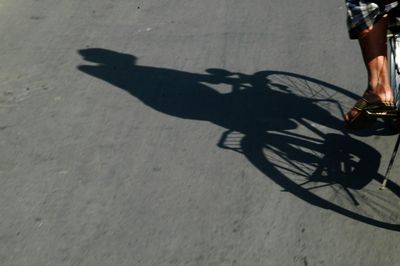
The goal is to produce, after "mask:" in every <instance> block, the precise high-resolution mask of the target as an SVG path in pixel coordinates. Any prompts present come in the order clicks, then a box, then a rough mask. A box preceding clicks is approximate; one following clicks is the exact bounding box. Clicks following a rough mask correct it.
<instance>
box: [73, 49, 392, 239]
mask: <svg viewBox="0 0 400 266" xmlns="http://www.w3.org/2000/svg"><path fill="white" fill-rule="evenodd" d="M79 54H80V55H81V56H82V57H83V59H84V60H86V61H87V62H91V63H94V64H91V65H89V64H86V65H80V66H78V69H79V70H80V71H82V72H84V73H86V74H88V75H91V76H93V77H97V78H99V79H101V80H104V81H106V82H108V83H110V84H112V85H113V86H115V87H118V88H120V89H123V90H125V91H127V92H129V93H130V94H131V95H132V96H134V97H136V98H137V99H139V100H141V101H142V102H143V103H144V104H146V105H148V106H150V107H152V108H153V109H155V110H157V111H159V112H162V113H164V114H168V115H171V116H175V117H180V118H185V119H193V120H205V121H210V122H212V123H214V124H216V125H218V126H221V127H224V128H226V129H227V131H226V132H225V133H224V134H223V135H222V136H221V139H220V141H219V143H218V146H219V147H221V148H224V149H229V150H233V151H235V152H239V153H241V154H243V155H244V156H246V157H247V158H248V160H249V161H250V162H251V163H252V164H253V165H254V166H255V167H256V168H258V169H259V170H260V171H262V172H263V173H264V174H265V175H266V176H267V177H269V178H271V179H272V180H273V181H274V182H276V183H277V184H278V185H280V186H281V187H282V188H283V189H284V190H285V191H288V192H290V193H293V194H294V195H296V196H297V197H299V198H301V199H303V200H304V201H306V202H308V203H310V204H312V205H315V206H318V207H322V208H327V209H331V210H333V211H335V212H337V213H340V214H342V215H345V216H347V217H349V218H352V219H355V220H358V221H361V222H364V223H367V224H370V225H374V226H377V227H382V228H386V229H390V230H396V231H399V230H400V226H399V225H398V224H397V223H393V222H392V221H393V213H392V212H394V210H392V209H391V208H387V207H385V206H383V205H384V204H385V202H387V201H389V200H390V199H389V198H387V197H385V196H382V194H376V193H375V192H370V193H369V194H365V192H364V191H370V190H369V188H368V187H369V186H370V184H371V183H372V182H379V181H381V180H382V179H383V177H382V176H381V175H379V173H378V169H379V165H380V161H381V155H380V153H379V152H378V151H377V150H375V149H374V148H373V147H371V146H369V145H367V144H365V143H363V142H360V141H358V140H355V139H353V138H351V137H350V136H349V134H347V132H344V131H343V130H342V129H343V121H342V119H341V115H342V113H343V110H342V109H343V108H342V104H341V100H346V99H347V100H348V99H351V100H353V101H354V100H355V99H357V98H358V96H356V95H355V94H353V93H351V92H348V91H347V90H344V89H342V88H339V87H337V86H334V85H332V84H329V83H326V82H323V81H320V80H317V79H313V78H310V77H305V76H301V75H297V74H293V73H288V72H280V71H260V72H257V73H254V74H251V75H247V74H244V73H234V72H230V71H227V70H223V69H215V68H214V69H207V70H206V71H205V73H189V72H185V71H179V70H173V69H166V68H158V67H150V66H141V65H138V64H137V58H136V57H135V56H133V55H129V54H122V53H118V52H115V51H111V50H106V49H100V48H95V49H84V50H80V51H79ZM218 84H226V85H229V86H230V87H231V92H229V93H221V92H219V91H218V90H216V89H213V88H212V86H213V85H218ZM299 127H301V128H302V129H303V130H307V132H308V133H307V134H303V133H302V134H300V133H298V129H299ZM302 132H303V131H302ZM333 132H334V133H333ZM365 132H367V133H365ZM362 134H364V135H368V134H380V135H388V134H390V133H388V131H387V130H385V129H384V127H383V126H382V123H377V126H376V127H375V128H373V129H372V130H371V129H370V130H369V131H364V132H362V133H361V135H362ZM327 189H329V190H327ZM388 190H389V191H391V195H394V196H395V197H396V198H397V197H399V196H400V188H399V187H398V186H397V185H396V184H394V183H392V182H389V184H388ZM332 191H334V192H332ZM360 206H361V207H363V208H362V209H360ZM387 216H390V217H391V219H390V221H389V222H388V221H386V217H387ZM396 218H397V217H396Z"/></svg>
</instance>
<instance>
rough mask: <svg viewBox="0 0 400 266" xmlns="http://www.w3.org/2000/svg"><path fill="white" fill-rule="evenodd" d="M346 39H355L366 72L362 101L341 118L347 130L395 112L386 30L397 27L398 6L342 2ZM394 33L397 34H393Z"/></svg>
mask: <svg viewBox="0 0 400 266" xmlns="http://www.w3.org/2000/svg"><path fill="white" fill-rule="evenodd" d="M346 7H347V27H348V31H349V36H350V39H358V41H359V44H360V48H361V51H362V55H363V59H364V63H365V66H366V68H367V72H368V87H367V89H366V91H365V93H364V95H363V96H362V98H361V99H360V100H359V101H358V102H357V103H356V104H355V105H354V107H353V108H352V109H351V110H350V111H349V112H348V113H347V114H345V116H344V120H345V125H346V127H348V128H358V127H360V126H361V127H362V126H363V125H365V123H364V122H365V121H366V120H368V118H367V115H366V114H367V112H368V113H369V114H374V115H375V117H383V118H384V117H385V116H387V117H389V116H388V114H389V113H390V112H394V111H395V109H396V106H395V103H394V96H393V91H392V88H391V86H390V80H389V72H388V58H387V44H386V43H387V31H388V30H391V31H393V30H397V29H398V28H400V17H399V15H400V3H399V1H394V0H346ZM397 32H398V31H397Z"/></svg>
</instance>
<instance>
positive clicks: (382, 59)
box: [345, 15, 393, 122]
mask: <svg viewBox="0 0 400 266" xmlns="http://www.w3.org/2000/svg"><path fill="white" fill-rule="evenodd" d="M387 25H388V16H387V15H385V16H384V17H382V18H381V19H379V21H378V22H377V23H375V24H374V26H373V27H371V28H369V29H365V30H363V31H362V32H361V33H360V36H359V43H360V47H361V51H362V55H363V58H364V63H365V66H366V68H367V71H368V88H367V91H366V93H365V94H364V98H365V99H367V100H368V101H369V102H379V101H392V100H393V92H392V90H391V88H390V80H389V72H388V59H387V46H386V31H387ZM358 112H360V111H358V110H357V109H355V108H353V109H351V110H350V111H349V112H348V113H347V114H346V116H345V121H346V122H349V121H350V120H351V119H352V118H353V117H355V116H356V115H357V114H358Z"/></svg>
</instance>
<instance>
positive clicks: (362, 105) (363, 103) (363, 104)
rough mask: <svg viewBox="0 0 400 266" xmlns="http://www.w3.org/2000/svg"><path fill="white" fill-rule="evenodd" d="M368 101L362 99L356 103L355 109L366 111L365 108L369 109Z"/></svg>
mask: <svg viewBox="0 0 400 266" xmlns="http://www.w3.org/2000/svg"><path fill="white" fill-rule="evenodd" d="M367 105H368V101H367V100H366V99H364V98H361V99H360V100H358V101H357V102H356V104H355V105H354V107H353V108H355V109H357V110H358V111H362V110H364V108H365V107H367Z"/></svg>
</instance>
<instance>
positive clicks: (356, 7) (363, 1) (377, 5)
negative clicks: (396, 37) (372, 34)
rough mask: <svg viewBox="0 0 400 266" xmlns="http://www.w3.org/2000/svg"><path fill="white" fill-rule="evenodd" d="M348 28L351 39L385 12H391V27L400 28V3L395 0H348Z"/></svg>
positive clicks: (355, 37)
mask: <svg viewBox="0 0 400 266" xmlns="http://www.w3.org/2000/svg"><path fill="white" fill-rule="evenodd" d="M346 6H347V28H348V30H349V36H350V38H351V39H357V38H358V35H359V33H360V32H361V31H362V30H364V29H367V28H369V27H371V26H372V25H373V24H374V23H375V22H376V21H377V20H378V19H379V18H380V17H382V16H383V15H384V14H386V13H388V14H389V20H390V22H389V29H390V30H396V31H398V29H399V28H400V4H399V3H398V1H394V0H346Z"/></svg>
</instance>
